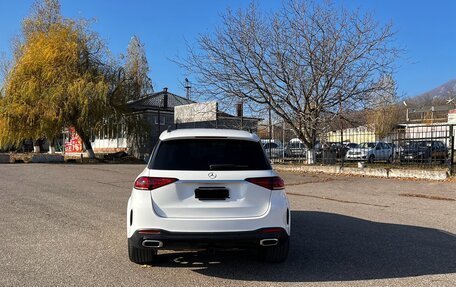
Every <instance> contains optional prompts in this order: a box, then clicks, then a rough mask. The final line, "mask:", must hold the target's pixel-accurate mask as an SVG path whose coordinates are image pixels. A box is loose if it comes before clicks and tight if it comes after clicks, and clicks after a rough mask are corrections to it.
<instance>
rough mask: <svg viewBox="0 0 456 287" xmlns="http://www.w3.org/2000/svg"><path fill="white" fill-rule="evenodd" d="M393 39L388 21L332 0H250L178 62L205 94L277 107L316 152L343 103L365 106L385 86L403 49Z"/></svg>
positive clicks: (271, 107) (352, 105) (203, 37)
mask: <svg viewBox="0 0 456 287" xmlns="http://www.w3.org/2000/svg"><path fill="white" fill-rule="evenodd" d="M393 38H394V32H393V31H392V27H391V25H385V26H382V25H380V24H378V23H377V22H376V21H375V20H374V19H373V18H372V16H370V15H368V14H360V13H359V12H351V11H348V10H346V9H344V8H341V7H339V6H335V5H333V4H331V3H329V2H323V4H316V3H314V2H310V1H292V0H290V1H288V2H285V4H284V5H283V7H282V9H281V10H280V11H279V12H276V13H272V14H263V13H261V12H260V11H259V10H258V8H257V7H256V5H255V4H251V5H250V6H249V8H248V9H247V10H245V11H243V10H239V11H237V12H233V11H231V10H228V11H227V12H226V14H225V15H224V16H223V24H222V26H220V27H218V28H217V29H216V32H215V33H214V34H205V35H201V36H200V38H199V39H198V47H197V49H192V48H189V56H188V58H187V59H186V60H184V61H182V62H181V64H182V65H183V66H184V67H186V68H187V69H189V71H190V72H193V73H195V74H196V75H197V77H198V78H197V80H198V82H199V85H200V86H199V87H198V88H199V91H200V92H203V93H205V94H207V95H210V96H211V97H212V98H215V99H217V100H219V101H226V100H227V99H232V98H241V99H243V100H245V101H247V102H248V104H249V105H250V106H254V105H256V106H257V107H258V109H261V108H270V109H272V111H273V112H274V113H275V114H277V115H278V116H279V117H281V118H282V119H283V120H284V121H285V122H286V124H287V125H288V126H290V128H291V129H293V131H294V132H295V133H296V135H297V136H298V137H299V138H300V139H301V140H302V141H303V142H304V143H305V144H306V146H307V147H308V148H309V149H313V146H314V144H315V142H316V138H317V132H318V131H319V130H321V129H322V127H324V126H325V125H326V124H327V122H328V121H331V120H332V119H333V118H334V117H335V116H336V115H337V114H338V113H340V111H341V110H342V108H343V109H344V110H349V109H353V110H355V109H359V108H363V107H365V106H366V105H367V104H369V102H370V101H369V97H370V96H372V95H374V94H375V92H376V91H379V90H383V89H384V87H383V86H382V85H378V82H379V80H380V79H381V77H382V75H384V74H391V73H392V70H393V64H394V61H395V59H396V57H397V55H398V52H399V51H398V50H397V49H396V48H394V47H392V45H391V44H392V41H393Z"/></svg>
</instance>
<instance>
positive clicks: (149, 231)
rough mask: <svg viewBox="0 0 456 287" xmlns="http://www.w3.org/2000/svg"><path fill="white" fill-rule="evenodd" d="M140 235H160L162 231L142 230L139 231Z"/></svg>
mask: <svg viewBox="0 0 456 287" xmlns="http://www.w3.org/2000/svg"><path fill="white" fill-rule="evenodd" d="M138 233H139V234H160V230H156V229H148V230H140V231H138Z"/></svg>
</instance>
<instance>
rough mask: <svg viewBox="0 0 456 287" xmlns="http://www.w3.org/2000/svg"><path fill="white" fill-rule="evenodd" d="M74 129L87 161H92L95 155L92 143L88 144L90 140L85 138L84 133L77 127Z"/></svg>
mask: <svg viewBox="0 0 456 287" xmlns="http://www.w3.org/2000/svg"><path fill="white" fill-rule="evenodd" d="M74 129H75V131H76V132H77V133H78V135H79V137H80V138H81V140H82V142H83V144H84V148H85V150H86V153H87V155H88V157H89V159H94V158H95V153H94V152H93V148H92V143H91V142H90V138H89V137H88V136H86V134H85V132H83V131H82V129H79V128H77V127H74Z"/></svg>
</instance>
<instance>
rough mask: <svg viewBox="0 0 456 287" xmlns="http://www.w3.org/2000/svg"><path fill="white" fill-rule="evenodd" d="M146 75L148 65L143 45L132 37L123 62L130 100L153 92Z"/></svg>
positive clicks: (136, 38) (150, 82) (135, 37)
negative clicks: (128, 84)
mask: <svg viewBox="0 0 456 287" xmlns="http://www.w3.org/2000/svg"><path fill="white" fill-rule="evenodd" d="M148 73H149V64H148V62H147V57H146V51H145V49H144V44H143V43H141V41H140V39H139V38H138V37H137V36H133V37H132V38H131V40H130V43H129V44H128V48H127V55H126V62H125V76H126V78H127V79H128V80H129V82H130V86H131V87H130V92H129V94H130V100H135V99H138V98H139V97H141V96H144V95H146V94H148V93H151V92H153V91H154V90H153V87H152V81H151V80H150V78H149V76H148Z"/></svg>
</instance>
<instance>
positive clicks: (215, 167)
mask: <svg viewBox="0 0 456 287" xmlns="http://www.w3.org/2000/svg"><path fill="white" fill-rule="evenodd" d="M248 167H249V166H248V165H240V164H232V163H216V164H210V165H209V169H210V170H224V169H227V170H230V169H246V168H248Z"/></svg>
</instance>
